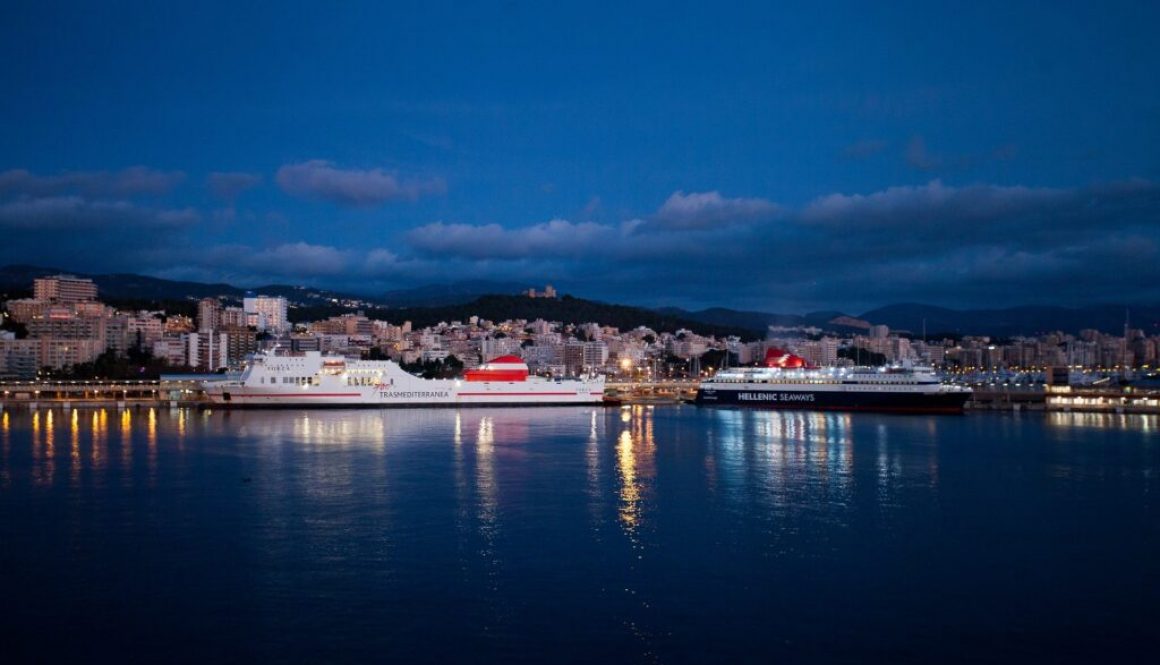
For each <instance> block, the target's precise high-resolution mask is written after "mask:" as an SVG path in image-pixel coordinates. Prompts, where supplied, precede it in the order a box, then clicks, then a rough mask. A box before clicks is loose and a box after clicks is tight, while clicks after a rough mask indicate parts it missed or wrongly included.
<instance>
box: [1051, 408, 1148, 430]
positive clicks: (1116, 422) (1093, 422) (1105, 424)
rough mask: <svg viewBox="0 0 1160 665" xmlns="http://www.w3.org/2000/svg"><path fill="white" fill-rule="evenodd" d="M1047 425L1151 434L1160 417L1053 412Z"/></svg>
mask: <svg viewBox="0 0 1160 665" xmlns="http://www.w3.org/2000/svg"><path fill="white" fill-rule="evenodd" d="M1047 424H1048V425H1049V426H1051V427H1057V428H1062V429H1067V428H1073V427H1083V428H1093V429H1105V430H1114V429H1134V430H1139V431H1141V432H1149V433H1150V432H1155V431H1156V430H1157V427H1158V426H1160V415H1155V414H1140V413H1087V412H1078V411H1072V412H1063V411H1052V412H1049V413H1048V414H1047Z"/></svg>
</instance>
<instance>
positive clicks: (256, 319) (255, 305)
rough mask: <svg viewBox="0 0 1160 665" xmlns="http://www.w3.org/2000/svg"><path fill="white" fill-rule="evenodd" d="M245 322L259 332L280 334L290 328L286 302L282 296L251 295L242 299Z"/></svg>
mask: <svg viewBox="0 0 1160 665" xmlns="http://www.w3.org/2000/svg"><path fill="white" fill-rule="evenodd" d="M242 309H244V310H245V312H246V322H247V323H248V324H249V325H252V326H254V327H255V328H256V329H257V330H258V331H259V332H263V331H264V332H271V333H274V334H281V333H284V332H287V331H289V330H290V322H289V320H288V319H287V317H286V309H287V302H286V299H285V298H283V297H282V296H252V297H247V298H243V299H242Z"/></svg>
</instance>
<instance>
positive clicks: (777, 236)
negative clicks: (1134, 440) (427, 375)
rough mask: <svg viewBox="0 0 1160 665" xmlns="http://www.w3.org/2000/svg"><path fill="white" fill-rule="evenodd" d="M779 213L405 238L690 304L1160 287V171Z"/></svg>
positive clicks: (839, 199)
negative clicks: (665, 224)
mask: <svg viewBox="0 0 1160 665" xmlns="http://www.w3.org/2000/svg"><path fill="white" fill-rule="evenodd" d="M678 194H679V196H676V195H675V196H674V197H670V201H671V202H673V203H672V205H670V206H669V209H670V210H681V211H682V212H684V211H686V210H689V211H693V212H696V213H701V212H703V211H704V210H706V209H708V210H710V211H714V212H715V211H716V210H720V209H722V208H724V207H726V206H724V205H722V204H720V201H724V200H726V199H718V198H717V197H715V196H709V195H705V196H703V197H702V198H701V199H700V201H698V198H697V197H694V196H693V195H686V194H683V193H678ZM701 202H708V203H701ZM666 203H667V202H666ZM699 203H701V204H700V205H699ZM663 208H664V206H662V209H663ZM761 209H764V210H768V208H761ZM691 214H692V213H690V215H691ZM753 218H757V217H756V216H754V217H753ZM778 219H779V223H778V224H777V225H776V226H770V225H766V224H732V225H724V226H719V227H713V226H711V225H707V224H687V225H686V226H685V227H684V228H682V227H673V228H668V229H666V232H665V233H655V232H648V231H649V230H650V229H652V230H655V224H656V220H655V219H649V220H639V219H637V220H628V221H625V222H623V223H621V224H619V225H608V224H576V223H573V222H568V221H565V220H553V221H550V222H547V223H544V224H537V225H532V226H526V227H518V228H505V227H502V226H500V225H498V224H490V225H482V226H472V225H463V224H446V223H438V224H429V225H426V226H422V227H419V228H417V229H415V230H413V231H412V232H411V233H410V234H409V235H408V236H407V237H406V240H407V241H408V243H409V245H410V247H411V249H412V250H413V251H415V252H418V253H419V254H420V255H421V256H424V257H430V258H431V260H432V261H435V260H436V259H437V260H438V261H439V262H440V263H441V264H442V265H444V266H446V265H449V264H452V263H453V264H454V266H455V268H454V271H455V272H456V273H457V274H478V273H483V274H488V273H489V271H491V272H502V273H503V274H505V275H506V276H509V277H517V278H522V279H525V280H527V279H533V280H535V279H540V278H542V279H553V280H557V281H562V280H563V279H564V277H569V276H570V277H571V278H573V279H576V280H579V281H581V282H582V283H583V284H584V287H585V289H587V290H588V292H589V293H591V294H594V295H597V296H600V295H601V294H603V297H606V298H610V299H614V300H632V299H633V298H634V297H635V298H636V299H638V301H639V299H640V298H642V297H645V298H657V297H658V296H657V294H659V293H667V294H671V295H670V298H671V300H670V302H672V301H675V300H679V301H681V302H682V303H685V304H690V303H700V304H701V305H706V306H708V305H721V304H727V305H733V306H739V307H741V306H746V305H747V304H748V306H750V307H754V308H758V309H765V310H772V311H778V310H781V311H809V310H814V309H821V308H828V307H852V308H855V309H856V308H857V307H864V308H865V309H869V308H870V307H873V306H879V305H882V304H887V303H891V302H900V301H925V302H934V303H942V304H946V305H952V306H954V305H964V306H965V305H983V304H986V305H997V304H1006V305H1013V304H1021V303H1026V302H1055V303H1060V304H1069V303H1072V304H1081V303H1086V302H1101V301H1109V300H1129V301H1135V302H1140V301H1142V300H1147V299H1149V298H1153V299H1156V298H1160V185H1157V184H1156V183H1152V182H1149V181H1143V180H1133V181H1126V182H1119V183H1111V184H1103V185H1095V186H1090V187H1082V188H1071V189H1063V188H1047V187H1025V186H1004V185H992V184H976V185H968V186H961V187H960V186H951V185H947V184H944V183H943V182H941V181H939V180H934V181H931V182H929V183H927V184H926V185H918V186H899V187H890V188H887V189H883V190H880V191H876V192H870V193H866V194H846V193H834V194H829V195H826V196H822V197H819V198H817V199H815V200H813V201H811V202H809V203H808V204H806V205H805V206H802V207H800V208H797V209H779V210H778ZM390 256H391V258H392V261H395V262H397V261H399V260H400V259H399V258H398V257H396V256H395V255H394V254H391V255H390ZM402 260H405V259H402ZM723 281H727V282H728V283H729V284H730V287H729V291H728V293H725V292H723V290H722V283H723ZM660 285H665V286H663V287H662V286H660Z"/></svg>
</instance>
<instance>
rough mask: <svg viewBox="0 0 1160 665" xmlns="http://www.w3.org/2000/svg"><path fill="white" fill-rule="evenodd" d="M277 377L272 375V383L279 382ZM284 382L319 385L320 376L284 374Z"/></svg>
mask: <svg viewBox="0 0 1160 665" xmlns="http://www.w3.org/2000/svg"><path fill="white" fill-rule="evenodd" d="M277 382H278V380H277V378H276V377H270V383H277ZM282 383H283V384H290V385H296V386H317V385H318V378H317V377H310V376H284V377H282Z"/></svg>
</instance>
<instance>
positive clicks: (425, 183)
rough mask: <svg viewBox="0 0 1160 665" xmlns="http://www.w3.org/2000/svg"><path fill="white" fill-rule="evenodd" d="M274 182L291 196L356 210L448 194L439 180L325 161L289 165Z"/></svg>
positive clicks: (279, 171)
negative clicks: (404, 176) (405, 176)
mask: <svg viewBox="0 0 1160 665" xmlns="http://www.w3.org/2000/svg"><path fill="white" fill-rule="evenodd" d="M275 179H276V180H277V182H278V186H279V187H281V188H282V190H283V191H284V192H286V193H287V194H290V195H291V196H297V197H300V198H304V199H314V200H320V201H329V202H330V203H335V204H338V205H343V206H357V207H368V206H376V205H380V204H383V203H387V202H390V201H415V200H417V199H419V198H420V197H422V196H428V195H433V194H443V193H445V192H446V191H447V185H446V183H445V182H444V181H443V180H442V179H440V178H430V179H412V180H400V179H399V178H398V176H397V175H395V174H393V173H388V172H386V171H384V170H382V169H370V170H357V169H340V168H338V167H336V166H335V165H334V164H332V163H331V162H328V161H324V160H311V161H308V162H301V163H299V164H287V165H285V166H283V167H282V168H280V169H278V173H277V175H276V176H275Z"/></svg>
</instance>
